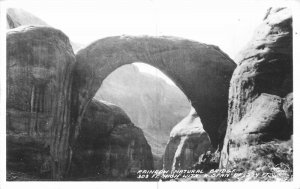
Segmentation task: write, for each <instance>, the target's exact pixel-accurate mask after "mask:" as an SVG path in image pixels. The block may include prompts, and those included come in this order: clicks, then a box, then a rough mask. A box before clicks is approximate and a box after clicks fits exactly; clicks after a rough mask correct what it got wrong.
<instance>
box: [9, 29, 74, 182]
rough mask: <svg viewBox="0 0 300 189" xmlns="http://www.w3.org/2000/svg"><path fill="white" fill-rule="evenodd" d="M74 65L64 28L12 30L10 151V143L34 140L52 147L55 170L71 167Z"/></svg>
mask: <svg viewBox="0 0 300 189" xmlns="http://www.w3.org/2000/svg"><path fill="white" fill-rule="evenodd" d="M74 64H75V55H74V53H73V50H72V47H71V45H70V43H69V39H68V37H67V36H65V35H64V34H63V33H62V32H61V31H59V30H56V29H54V28H50V27H18V28H15V29H12V30H9V31H8V32H7V126H6V127H7V135H8V137H7V140H8V146H7V149H8V156H10V152H11V151H10V150H13V148H11V146H10V145H14V143H15V142H17V143H23V144H22V145H24V146H26V145H27V144H26V143H27V141H30V142H35V143H38V144H37V145H38V146H45V148H47V146H50V154H51V156H52V159H51V161H52V163H54V164H56V165H54V166H53V169H56V168H57V167H58V166H66V164H67V157H68V152H69V151H68V148H67V144H68V140H67V139H68V137H69V135H68V133H69V129H70V127H69V119H70V118H69V115H70V114H69V112H70V109H69V108H70V100H71V99H70V98H71V95H70V90H71V80H72V70H73V66H74ZM20 140H22V141H24V142H22V141H20ZM29 146H30V145H29ZM9 158H10V157H8V159H9ZM19 161H25V160H24V159H22V158H21V159H19ZM37 164H38V163H37ZM36 166H37V167H39V166H38V165H36ZM54 172H56V171H54ZM63 174H64V173H59V175H61V176H62V175H63ZM53 176H54V175H53ZM57 179H59V178H57Z"/></svg>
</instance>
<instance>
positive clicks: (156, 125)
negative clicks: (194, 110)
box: [95, 64, 191, 157]
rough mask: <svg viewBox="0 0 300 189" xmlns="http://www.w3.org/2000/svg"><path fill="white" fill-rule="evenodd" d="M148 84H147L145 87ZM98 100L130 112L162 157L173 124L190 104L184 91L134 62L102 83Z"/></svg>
mask: <svg viewBox="0 0 300 189" xmlns="http://www.w3.org/2000/svg"><path fill="white" fill-rule="evenodd" d="M145 86H146V87H145ZM95 98H96V99H102V100H105V101H108V102H112V103H114V104H116V105H118V106H119V107H121V108H122V109H123V110H125V112H126V113H127V114H128V116H129V117H130V119H131V120H132V122H133V123H134V124H135V125H138V126H139V127H140V128H141V129H143V132H144V133H145V136H146V138H147V141H148V142H149V144H150V146H151V149H152V153H153V154H154V155H155V156H157V157H161V156H162V155H163V153H164V150H165V147H166V145H167V142H168V139H169V135H170V132H171V130H172V128H173V127H174V125H176V124H177V123H178V122H179V121H180V120H182V119H183V118H184V117H185V116H186V115H188V113H189V111H190V108H191V105H190V103H189V101H188V99H187V98H186V97H185V95H184V94H183V92H182V91H181V90H180V89H179V88H178V87H176V86H175V85H171V84H169V83H167V82H166V81H165V80H163V79H162V78H160V77H157V76H154V75H151V74H149V73H145V72H141V71H139V68H138V67H137V66H136V65H134V64H129V65H125V66H122V67H120V68H118V69H117V70H115V71H114V72H112V73H111V74H110V75H109V76H108V77H107V78H106V79H105V80H104V81H103V83H102V85H101V87H100V89H99V90H98V92H97V93H96V95H95Z"/></svg>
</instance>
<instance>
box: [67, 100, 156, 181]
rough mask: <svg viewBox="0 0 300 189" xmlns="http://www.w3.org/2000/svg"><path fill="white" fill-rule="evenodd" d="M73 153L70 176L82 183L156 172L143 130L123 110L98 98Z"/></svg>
mask: <svg viewBox="0 0 300 189" xmlns="http://www.w3.org/2000/svg"><path fill="white" fill-rule="evenodd" d="M73 153H74V155H73V161H72V164H73V165H72V169H71V173H72V175H71V176H72V177H77V178H80V179H81V180H85V179H87V178H88V179H90V177H92V178H93V179H95V180H105V179H110V180H114V179H120V178H123V179H124V178H126V177H130V176H134V175H136V172H137V171H138V170H140V169H153V158H152V153H151V148H150V146H149V144H148V143H147V141H146V138H145V136H144V134H143V131H142V130H141V129H140V128H138V127H136V126H134V124H133V123H132V122H131V120H130V119H129V117H128V116H127V115H126V113H125V112H124V111H123V110H122V109H121V108H119V107H118V106H115V105H113V104H109V103H107V102H103V101H98V100H96V99H93V100H92V102H91V103H90V105H89V107H88V109H87V111H86V113H85V116H84V118H83V120H82V128H81V131H80V134H79V136H78V138H77V140H76V144H75V147H74V151H73ZM135 178H136V177H135Z"/></svg>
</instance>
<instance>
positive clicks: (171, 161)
mask: <svg viewBox="0 0 300 189" xmlns="http://www.w3.org/2000/svg"><path fill="white" fill-rule="evenodd" d="M210 147H211V142H210V139H209V136H208V134H207V133H206V132H205V131H204V130H203V127H202V124H201V121H200V118H199V116H198V115H197V113H196V112H195V110H194V109H193V108H192V110H191V112H190V114H189V115H188V116H186V117H185V118H184V119H183V120H182V121H181V122H179V123H178V124H177V125H176V126H175V127H174V128H173V129H172V132H171V134H170V139H169V142H168V145H167V147H166V150H165V154H164V157H163V168H164V169H166V170H176V169H189V168H191V167H192V166H193V165H194V164H195V163H196V162H198V159H199V157H200V156H201V155H202V154H204V153H205V152H206V151H207V150H208V149H209V148H210Z"/></svg>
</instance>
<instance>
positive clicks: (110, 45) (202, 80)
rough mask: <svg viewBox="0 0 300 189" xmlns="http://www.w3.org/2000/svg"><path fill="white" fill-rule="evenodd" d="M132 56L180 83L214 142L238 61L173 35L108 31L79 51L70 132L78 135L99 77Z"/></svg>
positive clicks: (223, 114) (212, 47) (105, 74)
mask: <svg viewBox="0 0 300 189" xmlns="http://www.w3.org/2000/svg"><path fill="white" fill-rule="evenodd" d="M134 62H144V63H148V64H150V65H152V66H154V67H156V68H158V69H160V70H161V71H162V72H164V73H165V74H166V75H167V76H169V77H170V78H171V79H172V80H173V81H174V82H175V83H176V85H177V86H178V87H179V88H181V89H182V91H183V92H184V93H185V95H186V96H187V97H188V99H189V100H190V101H191V103H192V105H193V107H194V108H195V109H196V111H197V113H198V114H199V116H200V117H201V120H202V122H203V125H204V129H205V130H206V131H207V132H208V134H209V135H210V137H211V140H212V143H213V145H214V146H217V144H218V143H219V141H218V140H219V139H218V137H219V136H218V130H219V127H220V125H221V123H222V122H223V121H224V120H225V119H226V115H227V99H228V89H229V81H230V78H231V75H232V72H233V70H234V69H235V67H236V65H235V63H234V62H233V61H232V60H231V59H230V58H229V57H228V56H227V55H226V54H225V53H223V52H222V51H221V50H220V49H219V48H218V47H216V46H212V45H206V44H202V43H198V42H195V41H190V40H185V39H179V38H174V37H145V36H143V37H130V36H116V37H108V38H104V39H100V40H98V41H96V42H94V43H92V44H91V45H89V46H88V47H86V48H84V49H82V50H81V51H79V52H78V53H77V55H76V66H75V72H74V80H73V89H72V99H73V102H72V108H71V109H72V112H71V117H72V124H74V125H75V126H74V127H73V128H74V130H73V131H72V132H73V133H71V135H73V134H75V136H76V135H77V133H78V129H80V124H81V119H82V117H83V115H84V112H85V109H86V107H87V106H88V104H89V102H90V101H91V99H92V98H93V96H94V95H95V93H96V92H97V90H98V89H99V88H100V86H101V84H102V81H103V80H104V79H105V78H106V77H107V76H108V75H109V74H110V73H111V72H113V71H114V70H115V69H117V68H118V67H120V66H122V65H125V64H130V63H134Z"/></svg>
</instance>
